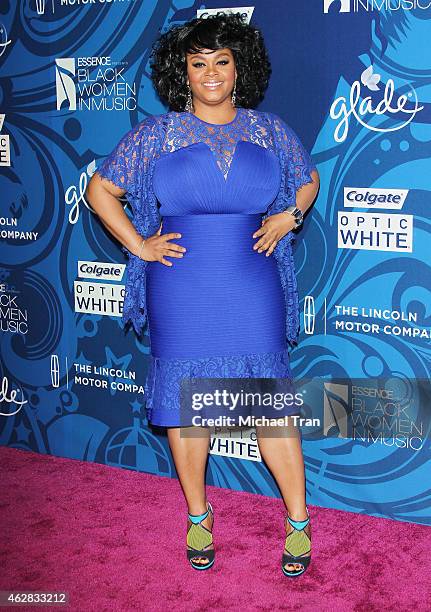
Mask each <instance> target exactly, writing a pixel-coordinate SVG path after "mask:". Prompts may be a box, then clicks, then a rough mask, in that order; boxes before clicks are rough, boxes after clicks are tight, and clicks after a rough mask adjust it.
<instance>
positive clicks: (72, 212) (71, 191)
mask: <svg viewBox="0 0 431 612" xmlns="http://www.w3.org/2000/svg"><path fill="white" fill-rule="evenodd" d="M0 142H1V139H0ZM0 165H1V164H0ZM95 172H96V160H94V159H93V161H92V162H90V163H89V164H88V166H87V168H86V169H85V170H84V171H83V172H81V174H80V175H79V183H78V185H71V186H70V187H68V188H67V190H66V192H65V194H64V201H65V203H66V205H67V206H70V209H69V223H71V224H72V225H75V224H76V223H77V221H78V220H79V215H80V212H81V208H80V206H81V205H82V206H84V207H85V208H87V210H89V211H90V212H91V213H93V214H96V213H95V211H94V210H93V209H92V208H91V206H90V204H89V203H88V202H87V200H86V199H85V191H86V189H87V186H88V183H89V179H91V177H92V176H93V174H94V173H95ZM120 201H122V202H124V208H126V206H127V205H128V200H127V198H126V197H125V196H123V197H122V198H120Z"/></svg>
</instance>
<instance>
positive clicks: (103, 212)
mask: <svg viewBox="0 0 431 612" xmlns="http://www.w3.org/2000/svg"><path fill="white" fill-rule="evenodd" d="M125 193H126V192H125V190H124V189H120V188H119V187H117V186H116V185H114V183H112V182H111V181H108V180H107V179H102V177H101V176H100V175H99V174H98V173H97V172H95V173H94V174H93V176H92V177H91V180H90V182H89V183H88V186H87V189H86V191H85V199H86V200H87V202H89V203H90V205H91V207H92V209H93V210H94V211H95V212H96V214H97V215H98V216H99V217H100V220H101V221H102V223H103V225H104V226H105V227H106V228H107V230H108V231H109V232H110V233H111V234H112V235H113V236H115V238H116V239H117V240H118V241H119V242H121V244H122V245H123V246H125V247H126V249H128V250H129V251H130V252H131V253H133V254H134V255H137V254H138V252H139V249H140V247H141V244H142V240H143V238H142V236H140V235H139V234H138V232H137V231H136V229H135V228H134V226H133V224H132V222H131V221H130V219H129V217H128V216H127V214H126V213H125V211H124V208H123V205H122V204H121V202H120V200H119V199H118V198H120V197H121V196H123V195H124V194H125Z"/></svg>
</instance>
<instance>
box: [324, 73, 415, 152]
mask: <svg viewBox="0 0 431 612" xmlns="http://www.w3.org/2000/svg"><path fill="white" fill-rule="evenodd" d="M379 81H380V75H379V74H375V73H373V66H372V65H371V66H368V68H366V69H365V70H364V71H363V73H362V74H361V82H359V81H355V82H354V83H353V84H352V86H351V88H350V95H349V99H348V100H347V99H346V97H345V96H340V97H338V98H336V99H335V100H334V101H333V103H332V105H331V108H330V110H329V114H330V117H331V118H332V119H335V120H337V119H340V121H339V123H338V124H337V126H336V128H335V130H334V139H335V141H336V142H344V141H345V140H346V138H347V135H348V133H349V121H350V116H351V115H353V116H354V117H355V119H356V120H357V121H358V123H360V124H361V125H363V126H364V127H365V128H367V129H368V130H372V131H373V132H395V131H396V130H401V129H402V128H403V127H405V126H406V125H408V124H409V123H410V122H411V121H413V119H414V118H415V116H416V114H417V113H418V112H419V111H420V110H422V109H423V106H418V103H419V102H418V98H417V95H416V92H415V90H414V89H413V88H412V89H411V91H409V93H408V94H407V95H401V96H399V98H398V100H397V105H396V107H394V108H392V107H391V102H392V99H393V96H394V89H395V87H394V81H393V80H392V79H388V80H387V83H386V86H385V90H384V92H383V99H382V100H381V101H380V102H379V103H378V104H377V106H376V108H373V106H372V102H373V101H372V99H371V96H365V97H364V96H362V97H363V99H362V101H361V102H359V99H360V98H361V83H362V84H363V85H364V87H367V88H368V89H370V90H371V91H378V90H379V89H380V88H379V86H378V83H379ZM408 98H410V100H408ZM411 99H413V100H414V104H415V106H414V108H411V109H409V108H404V107H405V105H406V103H407V102H411ZM385 113H405V114H406V115H408V116H409V118H408V119H407V120H406V121H404V123H401V124H400V125H396V126H395V127H392V128H379V127H376V126H374V125H370V123H367V121H366V117H367V115H371V117H372V116H373V115H384V114H385ZM371 117H370V118H371Z"/></svg>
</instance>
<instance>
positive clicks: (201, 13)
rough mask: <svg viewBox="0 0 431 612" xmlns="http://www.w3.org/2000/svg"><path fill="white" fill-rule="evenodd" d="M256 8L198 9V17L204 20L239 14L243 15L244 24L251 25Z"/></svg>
mask: <svg viewBox="0 0 431 612" xmlns="http://www.w3.org/2000/svg"><path fill="white" fill-rule="evenodd" d="M253 11H254V6H234V7H231V8H220V7H219V8H214V9H198V10H197V11H196V17H203V18H204V19H205V18H206V17H208V16H209V15H222V14H223V13H224V14H226V13H238V14H239V15H241V18H242V20H243V21H244V23H250V20H251V17H252V15H253Z"/></svg>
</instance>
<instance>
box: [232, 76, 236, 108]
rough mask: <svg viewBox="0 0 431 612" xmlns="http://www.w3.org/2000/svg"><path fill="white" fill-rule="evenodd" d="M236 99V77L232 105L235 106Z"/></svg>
mask: <svg viewBox="0 0 431 612" xmlns="http://www.w3.org/2000/svg"><path fill="white" fill-rule="evenodd" d="M235 100H236V79H235V83H234V85H233V91H232V106H235Z"/></svg>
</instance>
